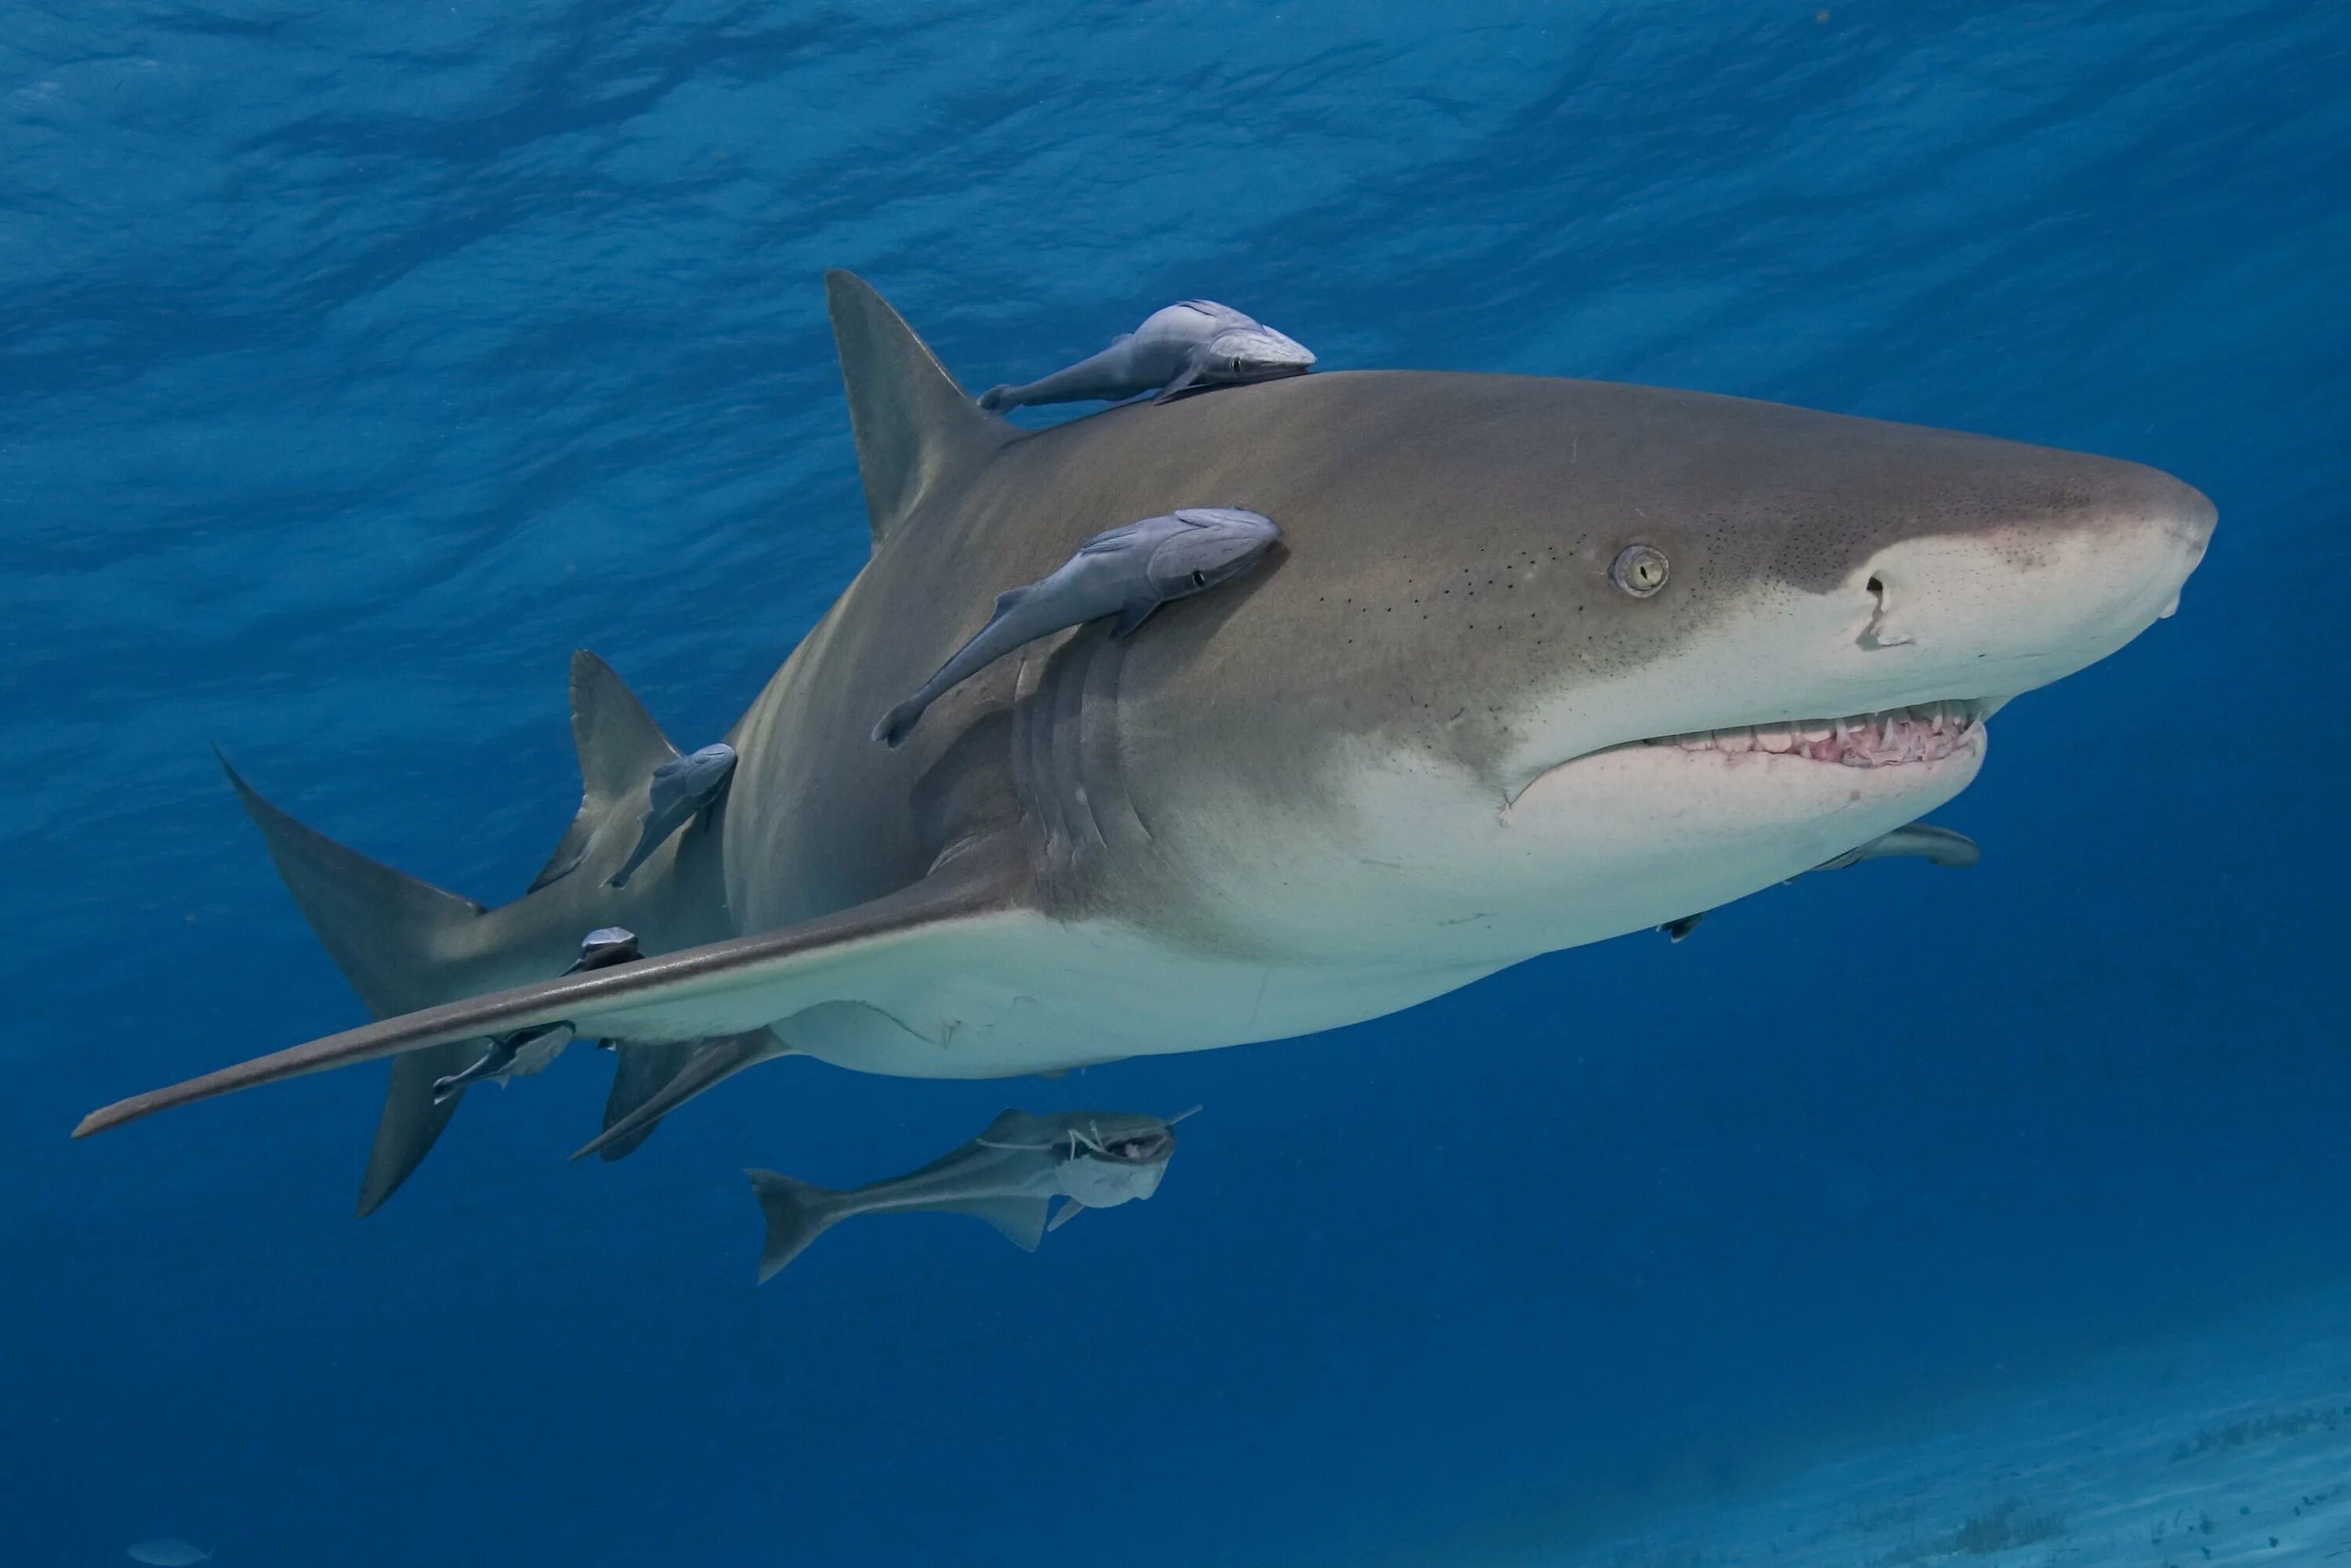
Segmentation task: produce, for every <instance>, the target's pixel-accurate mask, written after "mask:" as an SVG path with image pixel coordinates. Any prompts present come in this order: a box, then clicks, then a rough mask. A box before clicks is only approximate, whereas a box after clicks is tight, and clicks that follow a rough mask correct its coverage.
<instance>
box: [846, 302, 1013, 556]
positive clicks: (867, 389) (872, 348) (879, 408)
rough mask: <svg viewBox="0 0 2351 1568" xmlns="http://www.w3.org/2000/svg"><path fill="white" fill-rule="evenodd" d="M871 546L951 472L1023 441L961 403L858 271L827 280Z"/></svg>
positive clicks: (952, 383)
mask: <svg viewBox="0 0 2351 1568" xmlns="http://www.w3.org/2000/svg"><path fill="white" fill-rule="evenodd" d="M824 292H825V301H826V303H827V304H828V305H829V306H830V307H831V312H832V338H833V343H834V345H835V346H836V347H837V348H838V349H839V350H841V381H842V382H844V383H846V385H847V389H848V392H849V423H850V427H851V428H852V430H853V431H854V432H855V433H856V436H857V472H858V475H859V476H860V477H861V478H862V479H863V480H864V481H865V511H866V515H867V517H869V518H870V519H871V521H872V525H873V548H874V549H881V548H882V545H883V541H884V540H885V539H886V538H888V537H889V535H890V531H891V530H892V529H893V528H896V527H897V526H898V525H899V524H900V523H902V522H904V520H905V518H906V517H907V516H908V514H910V513H911V512H913V511H914V507H916V505H918V504H919V503H920V502H921V500H922V498H923V497H924V496H925V494H926V493H927V492H928V491H929V490H930V489H931V488H932V486H935V485H936V484H937V483H938V482H939V480H940V479H941V478H942V477H943V476H946V475H948V474H950V473H953V472H955V471H956V470H957V469H959V468H963V467H965V466H967V465H972V464H976V463H978V462H979V461H981V460H982V459H983V458H985V457H986V456H987V455H988V454H989V453H991V452H993V451H995V450H996V449H997V448H998V446H1001V445H1003V444H1005V443H1006V442H1008V441H1010V440H1012V439H1014V438H1015V437H1016V436H1018V435H1019V434H1020V431H1019V426H1017V425H1015V424H1013V423H1011V422H1010V421H1008V420H1006V419H1003V418H1000V417H999V416H998V415H996V414H993V413H987V411H985V410H984V409H982V408H981V407H980V406H979V405H978V404H977V403H975V402H972V401H971V399H970V398H969V397H967V395H965V392H964V390H963V388H961V387H959V386H957V385H956V380H955V378H954V377H953V376H951V375H949V374H947V372H946V366H944V365H942V364H940V363H939V361H938V356H937V355H935V354H934V353H932V352H931V350H929V349H928V348H926V347H925V346H924V343H923V340H921V339H920V338H917V337H915V336H914V329H912V328H910V327H908V326H907V325H906V323H905V321H904V319H903V318H901V317H900V316H899V314H898V313H897V312H896V311H895V310H893V309H891V308H890V305H889V302H888V301H887V300H885V299H883V298H882V296H880V295H879V294H877V293H875V292H874V291H873V288H872V285H870V284H868V283H867V282H866V281H865V280H864V279H863V278H862V277H858V276H856V275H855V274H854V273H849V272H842V271H840V270H838V269H835V270H834V271H831V272H828V273H826V274H825V275H824Z"/></svg>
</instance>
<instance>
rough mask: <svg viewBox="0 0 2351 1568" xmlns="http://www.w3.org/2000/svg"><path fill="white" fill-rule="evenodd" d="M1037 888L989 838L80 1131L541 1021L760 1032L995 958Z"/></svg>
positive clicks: (334, 1042)
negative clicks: (872, 881) (775, 923)
mask: <svg viewBox="0 0 2351 1568" xmlns="http://www.w3.org/2000/svg"><path fill="white" fill-rule="evenodd" d="M344 853H347V854H348V853H349V852H348V851H346V852H344ZM417 885H418V886H420V887H421V886H422V885H423V884H422V883H418V884H417ZM1032 887H1033V883H1032V881H1031V879H1030V876H1029V872H1028V865H1027V860H1026V857H1025V855H1024V854H1023V852H1022V850H1021V846H1020V845H1019V844H1018V843H1017V842H1015V841H1010V840H1004V841H987V842H983V843H981V844H978V845H975V846H973V847H972V848H970V849H968V850H967V851H965V852H962V853H960V854H958V855H956V856H955V857H954V858H952V859H950V860H948V861H946V862H945V863H943V864H942V865H940V866H939V867H937V868H936V869H935V870H934V871H932V873H930V874H929V875H927V876H925V877H924V878H923V879H922V880H921V881H920V882H917V883H914V884H913V885H912V886H910V887H905V888H902V889H900V890H899V891H898V892H896V893H893V894H886V895H884V896H883V897H881V898H877V899H874V900H872V901H871V902H869V903H866V904H857V905H855V906H853V907H852V908H849V909H844V910H841V911H839V912H838V913H835V914H832V915H823V916H820V917H819V918H817V919H814V920H804V921H801V922H799V923H798V924H795V925H786V926H782V927H779V928H778V929H776V930H773V931H764V932H760V933H759V934H758V935H757V936H737V937H734V938H731V939H729V940H727V941H725V942H713V943H709V944H707V945H705V946H700V947H688V948H684V949H682V950H680V951H678V952H674V953H664V954H660V955H658V956H653V957H650V958H640V959H638V960H637V961H636V962H634V963H632V964H621V965H617V966H615V967H611V968H609V969H594V970H589V971H587V972H585V973H581V974H574V975H566V976H563V977H559V978H557V979H553V980H542V981H540V982H538V983H537V984H535V985H528V986H517V987H515V988H512V989H509V990H504V991H496V992H492V993H491V994H489V995H487V996H479V997H469V998H465V999H463V1000H458V1001H452V1002H447V1003H444V1004H443V1005H441V1006H438V1007H428V1008H425V1009H423V1010H422V1011H417V1012H411V1013H407V1014H405V1015H403V1016H402V1017H399V1018H394V1019H384V1020H383V1021H381V1022H380V1023H371V1024H368V1025H366V1026H364V1027H362V1028H360V1029H354V1030H344V1031H343V1032H341V1033H340V1034H331V1035H328V1036H326V1037H325V1038H324V1039H321V1040H312V1041H311V1042H309V1043H308V1044H307V1045H298V1046H295V1047H293V1048H292V1049H290V1050H287V1051H277V1052H276V1053H274V1054H272V1055H269V1056H263V1057H256V1058H255V1059H254V1060H253V1061H246V1062H242V1063H239V1064H238V1065H236V1066H234V1067H225V1068H223V1069H221V1070H220V1071H217V1072H208V1073H206V1074H204V1076H203V1077H200V1078H192V1079H190V1080H188V1081H187V1082H184V1083H178V1084H174V1085H172V1086H171V1087H170V1088H166V1089H157V1090H152V1091H150V1092H147V1093H144V1094H136V1095H133V1096H131V1098H130V1099H128V1100H120V1101H117V1102H116V1103H113V1104H111V1105H109V1106H106V1107H105V1108H103V1109H102V1110H99V1111H94V1112H92V1113H90V1114H89V1115H88V1116H86V1117H84V1118H83V1119H82V1123H81V1125H80V1126H78V1127H77V1128H76V1129H75V1130H74V1132H75V1135H76V1136H77V1137H86V1136H88V1135H89V1134H91V1133H96V1132H101V1131H103V1130H105V1129H106V1128H108V1127H113V1126H119V1125H120V1124H122V1123H124V1122H129V1121H132V1120H135V1119H136V1118H138V1117H141V1116H144V1115H148V1114H150V1113H153V1112H156V1111H163V1110H168V1109H170V1108H172V1106H175V1105H185V1104H190V1103H193V1102H195V1101H198V1100H209V1099H212V1098H213V1097H214V1096H215V1095H219V1094H226V1093H230V1092H234V1091H235V1090H239V1089H250V1088H253V1087H255V1086H256V1085H258V1084H263V1083H275V1082H277V1081H278V1080H280V1079H283V1078H296V1077H299V1076H301V1075H303V1074H305V1073H309V1072H323V1071H327V1070H328V1069H329V1068H335V1067H346V1066H349V1065H350V1064H351V1063H353V1062H360V1061H374V1060H376V1059H377V1058H379V1057H385V1056H400V1055H405V1054H407V1053H409V1052H411V1051H425V1050H429V1049H431V1048H432V1047H434V1046H439V1045H445V1044H447V1043H449V1042H450V1041H452V1040H474V1039H478V1038H480V1037H482V1036H485V1035H494V1034H505V1033H507V1032H509V1031H511V1030H520V1029H531V1028H535V1027H537V1026H538V1025H541V1024H550V1023H569V1025H571V1027H572V1029H573V1031H574V1032H575V1033H577V1034H579V1035H580V1036H582V1037H594V1036H604V1037H608V1038H611V1039H615V1040H653V1041H658V1040H688V1039H695V1038H702V1037H711V1036H718V1035H730V1034H741V1033H744V1032H746V1031H750V1030H759V1029H761V1028H762V1027H763V1026H765V1025H767V1024H768V1023H771V1022H774V1021H776V1020H778V1019H786V1018H789V1017H790V1016H791V1015H792V1014H794V1013H797V1012H801V1011H804V1010H805V1009H809V1008H811V1007H814V1006H816V1005H817V1004H819V1003H820V1002H828V1001H867V1000H874V1001H875V1002H876V1005H881V1003H882V1002H883V1001H886V1000H888V999H891V998H894V996H895V994H896V992H895V987H894V986H893V980H895V979H896V978H897V977H899V976H901V975H904V974H907V973H908V972H909V971H910V970H912V971H922V970H928V971H931V972H934V973H935V972H936V971H937V969H939V968H941V967H953V966H956V965H958V964H964V963H971V962H984V961H985V960H984V959H980V958H977V957H975V956H973V953H972V946H971V944H972V942H973V941H974V940H976V939H977V940H983V941H984V939H985V937H986V936H987V934H988V933H990V932H992V931H996V930H998V929H1000V928H1001V927H1002V926H1003V925H1005V924H1006V923H1008V922H1012V921H1019V920H1023V919H1033V918H1036V916H1035V915H1034V913H1033V911H1032V910H1031V909H1029V907H1028V906H1027V904H1026V902H1025V901H1026V900H1027V898H1028V897H1029V894H1030V892H1031V890H1032ZM443 896H446V895H443ZM313 918H314V919H315V918H316V916H314V917H313ZM321 934H322V935H324V928H323V927H322V931H321ZM332 945H333V944H332V943H331V942H330V943H329V946H332Z"/></svg>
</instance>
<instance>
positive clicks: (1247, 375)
mask: <svg viewBox="0 0 2351 1568" xmlns="http://www.w3.org/2000/svg"><path fill="white" fill-rule="evenodd" d="M1313 368H1314V356H1313V354H1312V353H1311V352H1310V351H1308V350H1307V348H1306V346H1305V345H1304V344H1302V343H1301V342H1298V341H1297V340H1294V339H1291V338H1290V337H1287V336H1285V335H1283V334H1282V333H1280V332H1277V331H1275V330H1274V329H1272V328H1270V327H1269V326H1267V325H1265V324H1264V323H1263V322H1261V321H1259V320H1258V319H1256V318H1254V317H1251V316H1246V315H1243V314H1242V313H1241V312H1240V311H1238V310H1236V309H1234V308H1232V307H1231V306H1229V305H1219V304H1217V302H1216V301H1215V300H1213V299H1186V300H1181V301H1179V302H1177V303H1176V304H1174V305H1170V306H1168V307H1167V308H1165V309H1164V310H1155V311H1153V312H1152V313H1151V314H1150V316H1149V317H1147V318H1145V319H1144V323H1143V325H1142V326H1140V327H1137V328H1136V329H1134V331H1132V332H1124V333H1121V334H1120V335H1119V337H1118V338H1117V339H1116V340H1113V342H1112V344H1111V346H1110V347H1109V348H1107V349H1104V350H1102V351H1101V352H1100V353H1096V354H1090V355H1088V356H1087V357H1086V358H1084V359H1082V360H1080V361H1078V362H1077V363H1076V364H1074V365H1070V366H1067V367H1065V368H1063V369H1061V370H1058V371H1054V372H1053V373H1052V374H1051V375H1050V376H1047V377H1045V378H1043V379H1042V380H1040V381H1033V382H1029V384H1028V385H1026V386H998V387H990V388H988V389H987V391H986V392H982V393H981V394H980V398H979V406H980V407H982V408H984V409H987V410H989V411H991V412H1001V411H1003V410H1005V409H1012V408H1019V407H1020V406H1021V405H1022V404H1023V403H1036V402H1092V401H1094V400H1096V399H1101V398H1123V397H1133V396H1134V394H1135V393H1137V392H1150V391H1152V390H1154V389H1157V391H1158V393H1159V396H1158V397H1157V398H1156V399H1155V400H1154V401H1155V402H1166V401H1167V400H1168V399H1169V398H1172V397H1175V396H1176V395H1177V394H1178V393H1181V392H1189V391H1191V390H1193V389H1194V388H1196V387H1199V388H1206V387H1217V386H1240V385H1243V384H1246V383H1248V382H1262V381H1271V380H1273V379H1274V378H1276V377H1279V376H1298V375H1304V374H1305V373H1306V372H1307V371H1311V370H1312V369H1313Z"/></svg>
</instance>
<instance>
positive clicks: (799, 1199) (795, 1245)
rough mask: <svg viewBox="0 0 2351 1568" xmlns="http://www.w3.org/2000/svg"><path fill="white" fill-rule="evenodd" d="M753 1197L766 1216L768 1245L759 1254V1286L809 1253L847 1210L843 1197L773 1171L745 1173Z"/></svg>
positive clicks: (823, 1187) (826, 1188) (827, 1187)
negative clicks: (842, 1200) (815, 1241)
mask: <svg viewBox="0 0 2351 1568" xmlns="http://www.w3.org/2000/svg"><path fill="white" fill-rule="evenodd" d="M743 1174H744V1175H746V1176H749V1177H750V1178H751V1193H752V1196H753V1197H757V1198H758V1200H759V1208H760V1211H761V1212H762V1213H764V1214H765V1215H767V1217H768V1244H767V1245H766V1246H765V1247H764V1248H762V1249H760V1252H759V1283H761V1284H762V1285H764V1284H766V1283H767V1282H768V1281H770V1280H772V1279H774V1278H775V1277H776V1275H777V1273H778V1271H779V1270H781V1269H782V1268H783V1266H784V1265H785V1264H787V1263H789V1262H790V1261H791V1260H793V1259H795V1258H797V1257H799V1255H800V1254H801V1253H802V1252H805V1251H806V1250H808V1244H809V1243H810V1242H811V1241H813V1240H815V1239H817V1238H818V1237H819V1236H820V1235H822V1234H823V1233H824V1232H825V1230H826V1229H827V1228H830V1227H831V1225H832V1224H833V1223H834V1222H835V1221H837V1220H840V1219H841V1218H845V1217H846V1216H847V1214H848V1212H849V1211H848V1209H847V1208H845V1207H843V1206H842V1204H841V1197H842V1195H841V1194H840V1193H838V1192H835V1191H833V1190H832V1188H831V1187H829V1186H817V1185H816V1184H815V1183H813V1182H805V1181H801V1180H799V1179H798V1178H796V1177H793V1176H784V1175H781V1174H779V1173H778V1172H776V1171H757V1170H755V1171H746V1172H744V1173H743Z"/></svg>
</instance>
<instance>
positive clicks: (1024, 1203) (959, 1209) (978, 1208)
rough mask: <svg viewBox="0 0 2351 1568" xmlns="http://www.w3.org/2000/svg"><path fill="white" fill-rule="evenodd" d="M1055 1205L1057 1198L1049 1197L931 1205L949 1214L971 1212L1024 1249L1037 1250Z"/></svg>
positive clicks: (992, 1199)
mask: <svg viewBox="0 0 2351 1568" xmlns="http://www.w3.org/2000/svg"><path fill="white" fill-rule="evenodd" d="M1052 1205H1053V1200H1052V1199H1050V1198H1048V1197H968V1198H965V1199H963V1200H962V1201H960V1202H957V1203H940V1204H933V1205H930V1206H929V1207H934V1208H936V1209H938V1210H940V1211H941V1212H942V1213H946V1214H968V1215H970V1216H971V1217H972V1218H974V1219H985V1220H986V1221H987V1223H989V1224H990V1225H993V1226H994V1227H996V1228H997V1229H998V1230H1000V1231H1002V1232H1003V1233H1004V1235H1005V1239H1007V1240H1008V1241H1010V1242H1011V1243H1012V1245H1014V1246H1015V1247H1018V1248H1019V1249H1020V1250H1022V1251H1023V1252H1034V1251H1035V1250H1037V1244H1038V1243H1039V1242H1040V1241H1042V1240H1044V1239H1045V1211H1046V1210H1047V1209H1048V1208H1050V1207H1052Z"/></svg>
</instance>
